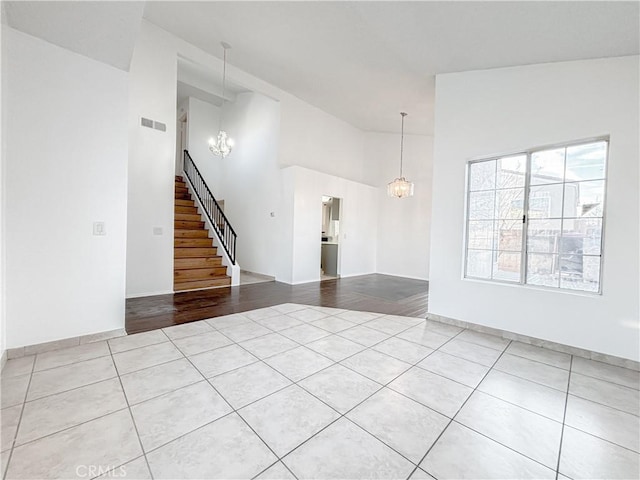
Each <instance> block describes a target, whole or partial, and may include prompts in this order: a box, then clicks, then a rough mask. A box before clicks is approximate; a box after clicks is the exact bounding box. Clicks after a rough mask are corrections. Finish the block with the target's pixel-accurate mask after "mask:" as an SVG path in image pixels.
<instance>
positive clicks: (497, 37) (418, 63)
mask: <svg viewBox="0 0 640 480" xmlns="http://www.w3.org/2000/svg"><path fill="white" fill-rule="evenodd" d="M2 4H3V7H4V12H3V13H4V14H6V21H7V23H8V24H9V25H10V26H11V27H13V28H16V29H18V30H21V31H24V32H26V33H29V34H31V35H35V36H38V37H40V38H42V39H44V40H47V41H49V42H51V43H54V44H56V45H59V46H62V47H64V48H68V49H70V50H72V51H75V52H77V53H80V54H83V55H86V56H88V57H91V58H94V59H96V60H99V61H102V62H105V63H108V64H110V65H113V66H115V67H117V68H120V69H123V70H128V69H129V64H130V61H131V56H132V53H133V48H134V45H135V42H136V40H137V36H138V32H139V29H140V20H141V18H142V14H143V9H144V17H145V18H147V19H148V20H149V21H151V22H153V23H155V24H157V25H159V26H160V27H162V28H164V29H166V30H168V31H170V32H172V33H174V34H176V35H177V36H179V37H182V38H183V39H185V40H187V41H189V42H191V43H193V44H194V45H196V46H199V47H200V48H202V49H203V50H205V51H207V52H209V53H211V54H213V55H215V56H221V53H222V52H221V50H222V49H221V47H220V42H221V41H223V40H224V41H226V42H229V43H230V44H231V45H232V46H233V49H232V50H231V51H230V56H229V63H231V64H233V65H234V66H236V67H238V68H240V69H242V70H245V71H247V72H248V73H251V74H253V75H255V76H257V77H260V78H262V79H264V80H266V81H268V82H270V83H272V84H274V85H276V86H278V87H280V88H281V89H283V90H286V91H288V92H290V93H292V94H294V95H296V96H298V97H299V98H301V99H303V100H305V101H307V102H309V103H311V104H312V105H315V106H317V107H319V108H321V109H323V110H325V111H327V112H329V113H332V114H333V115H335V116H337V117H339V118H342V119H344V120H346V121H348V122H349V123H351V124H353V125H354V126H356V127H359V128H361V129H363V130H369V131H381V132H398V131H399V127H400V118H399V115H398V113H399V112H400V111H402V110H404V111H407V112H409V117H407V120H406V123H405V125H406V131H407V132H408V133H422V134H431V133H432V132H433V98H434V83H435V81H434V75H435V74H438V73H446V72H457V71H466V70H475V69H486V68H496V67H505V66H514V65H525V64H532V63H541V62H556V61H566V60H576V59H586V58H598V57H608V56H619V55H634V54H638V53H640V35H639V30H640V27H639V23H640V20H639V19H640V9H639V2H638V1H627V2H615V1H604V2H591V1H570V2H555V1H549V2H520V1H516V2H482V1H480V2H457V1H448V2H432V1H424V2H419V1H418V2H374V1H364V2H314V1H303V2H243V1H239V2H212V1H208V2H207V1H205V2H186V1H173V2H167V1H152V2H151V1H150V2H146V6H145V3H144V2H139V1H125V2H112V1H95V2H94V1H44V2H41V1H10V2H7V1H3V2H2ZM3 20H4V18H3ZM192 67H193V66H191V67H189V66H187V67H186V70H184V72H183V73H184V75H186V76H187V77H189V78H191V79H192V80H193V78H195V77H196V76H197V75H201V76H202V75H205V76H208V75H209V73H208V72H204V71H201V70H197V68H198V67H193V68H192ZM189 68H191V71H189ZM194 68H195V69H196V70H195V71H194V70H193V69H194ZM192 80H187V79H186V78H182V79H181V83H183V84H187V83H188V84H190V85H191V86H192V87H198V88H199V89H200V90H202V91H203V92H205V95H209V94H213V95H215V91H214V90H215V86H213V87H212V89H213V90H211V89H207V88H202V86H198V85H193V83H196V82H195V81H192ZM215 81H216V80H215V79H214V83H215ZM207 92H208V93H207ZM192 93H193V92H192ZM231 93H238V92H237V91H234V90H233V85H232V90H231ZM208 98H209V100H214V99H212V98H211V97H208Z"/></svg>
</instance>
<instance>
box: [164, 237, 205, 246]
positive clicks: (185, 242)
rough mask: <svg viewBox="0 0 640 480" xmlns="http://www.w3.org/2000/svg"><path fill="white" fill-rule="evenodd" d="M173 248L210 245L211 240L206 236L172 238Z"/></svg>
mask: <svg viewBox="0 0 640 480" xmlns="http://www.w3.org/2000/svg"><path fill="white" fill-rule="evenodd" d="M173 246H174V248H183V247H211V246H212V240H211V239H210V238H209V237H207V238H174V239H173Z"/></svg>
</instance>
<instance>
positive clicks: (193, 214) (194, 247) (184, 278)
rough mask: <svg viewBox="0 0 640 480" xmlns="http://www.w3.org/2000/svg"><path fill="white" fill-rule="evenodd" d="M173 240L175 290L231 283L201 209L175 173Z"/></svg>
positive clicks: (181, 179) (224, 285) (221, 285)
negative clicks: (200, 211)
mask: <svg viewBox="0 0 640 480" xmlns="http://www.w3.org/2000/svg"><path fill="white" fill-rule="evenodd" d="M175 182H176V189H175V217H174V240H173V252H174V253H173V289H174V291H176V292H177V291H181V290H195V289H199V288H212V287H226V286H229V285H231V278H230V277H228V276H227V267H226V266H224V265H222V257H221V256H219V255H217V253H218V252H217V248H216V247H214V246H213V240H212V239H211V238H209V232H208V231H207V229H206V228H204V222H203V221H202V218H201V217H200V214H199V213H198V208H197V207H196V204H195V202H194V200H193V199H192V198H191V194H190V193H189V190H188V189H187V185H186V183H185V182H184V179H183V178H182V177H178V176H176V180H175Z"/></svg>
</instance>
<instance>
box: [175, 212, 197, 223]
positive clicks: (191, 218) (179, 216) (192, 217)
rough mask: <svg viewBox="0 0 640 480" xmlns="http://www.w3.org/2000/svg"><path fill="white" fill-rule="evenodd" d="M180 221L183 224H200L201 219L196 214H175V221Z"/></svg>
mask: <svg viewBox="0 0 640 480" xmlns="http://www.w3.org/2000/svg"><path fill="white" fill-rule="evenodd" d="M181 220H182V221H185V222H201V221H202V218H201V217H200V215H198V214H197V213H196V214H190V213H176V214H175V221H181Z"/></svg>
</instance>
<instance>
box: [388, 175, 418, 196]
mask: <svg viewBox="0 0 640 480" xmlns="http://www.w3.org/2000/svg"><path fill="white" fill-rule="evenodd" d="M387 195H389V196H390V197H397V198H404V197H411V196H413V182H408V181H407V179H406V178H404V177H400V178H396V179H395V180H394V181H393V182H391V183H389V184H387Z"/></svg>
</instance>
